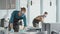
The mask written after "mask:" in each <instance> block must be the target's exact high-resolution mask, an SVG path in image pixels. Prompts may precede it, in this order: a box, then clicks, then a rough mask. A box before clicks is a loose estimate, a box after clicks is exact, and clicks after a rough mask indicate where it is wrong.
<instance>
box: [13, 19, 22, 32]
mask: <svg viewBox="0 0 60 34" xmlns="http://www.w3.org/2000/svg"><path fill="white" fill-rule="evenodd" d="M19 20H20V19H18V18H14V23H13V29H14V32H18V31H19V24H21V25H22V23H19V22H18V21H19Z"/></svg>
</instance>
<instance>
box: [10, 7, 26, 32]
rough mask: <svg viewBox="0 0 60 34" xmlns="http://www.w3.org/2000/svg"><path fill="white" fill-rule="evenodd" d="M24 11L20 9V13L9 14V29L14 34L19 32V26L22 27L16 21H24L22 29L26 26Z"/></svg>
mask: <svg viewBox="0 0 60 34" xmlns="http://www.w3.org/2000/svg"><path fill="white" fill-rule="evenodd" d="M25 12H26V9H25V8H24V7H23V8H21V11H13V13H12V14H11V18H10V28H11V29H14V32H18V31H19V25H22V24H21V23H22V22H21V23H20V24H19V23H18V21H19V20H21V19H23V21H24V28H25V27H26V26H27V25H26V16H25Z"/></svg>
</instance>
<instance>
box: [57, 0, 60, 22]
mask: <svg viewBox="0 0 60 34" xmlns="http://www.w3.org/2000/svg"><path fill="white" fill-rule="evenodd" d="M57 7H58V22H59V23H60V0H58V6H57Z"/></svg>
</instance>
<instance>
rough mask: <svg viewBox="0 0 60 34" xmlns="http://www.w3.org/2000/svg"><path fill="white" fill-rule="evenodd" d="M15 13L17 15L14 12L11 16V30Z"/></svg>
mask: <svg viewBox="0 0 60 34" xmlns="http://www.w3.org/2000/svg"><path fill="white" fill-rule="evenodd" d="M14 13H15V12H13V13H12V14H11V17H10V21H9V23H10V28H13V21H14Z"/></svg>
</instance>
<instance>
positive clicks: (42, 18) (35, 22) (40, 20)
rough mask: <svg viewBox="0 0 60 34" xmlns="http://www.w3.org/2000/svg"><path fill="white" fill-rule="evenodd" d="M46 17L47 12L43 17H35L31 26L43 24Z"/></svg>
mask: <svg viewBox="0 0 60 34" xmlns="http://www.w3.org/2000/svg"><path fill="white" fill-rule="evenodd" d="M47 15H48V13H47V12H44V14H43V15H40V16H37V17H36V18H34V20H33V26H34V27H37V24H39V22H42V23H43V22H44V18H45V17H46V16H47Z"/></svg>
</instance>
